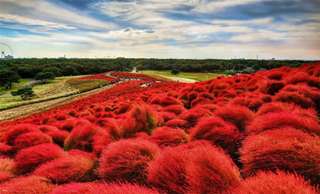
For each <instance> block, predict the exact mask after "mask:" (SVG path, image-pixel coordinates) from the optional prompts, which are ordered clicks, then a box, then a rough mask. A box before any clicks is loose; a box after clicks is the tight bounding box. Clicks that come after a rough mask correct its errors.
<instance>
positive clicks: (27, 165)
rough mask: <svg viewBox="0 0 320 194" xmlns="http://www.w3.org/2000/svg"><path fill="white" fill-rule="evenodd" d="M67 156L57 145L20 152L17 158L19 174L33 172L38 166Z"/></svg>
mask: <svg viewBox="0 0 320 194" xmlns="http://www.w3.org/2000/svg"><path fill="white" fill-rule="evenodd" d="M62 156H65V153H64V151H63V150H62V149H61V148H60V147H59V146H57V145H55V144H40V145H36V146H32V147H28V148H25V149H22V150H20V151H19V152H18V153H17V155H16V156H15V161H16V167H17V171H18V172H19V173H27V172H31V171H32V170H33V169H35V168H36V167H37V166H38V165H40V164H43V163H45V162H48V161H50V160H53V159H56V158H59V157H62Z"/></svg>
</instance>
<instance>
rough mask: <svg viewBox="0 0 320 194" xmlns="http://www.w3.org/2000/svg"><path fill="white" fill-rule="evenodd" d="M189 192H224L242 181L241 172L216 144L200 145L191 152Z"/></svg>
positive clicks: (188, 175)
mask: <svg viewBox="0 0 320 194" xmlns="http://www.w3.org/2000/svg"><path fill="white" fill-rule="evenodd" d="M189 155H190V156H191V157H190V158H189V160H190V162H188V164H187V168H186V174H187V180H188V184H189V187H188V193H190V194H193V193H206V194H216V193H222V192H223V191H225V190H227V189H228V188H229V187H232V186H235V185H238V184H239V183H240V172H239V169H238V168H237V166H236V165H235V164H234V163H233V161H232V160H231V158H230V157H229V156H227V155H226V154H225V153H224V152H223V150H221V149H219V148H217V147H215V146H199V147H196V148H194V149H192V150H191V151H190V153H189Z"/></svg>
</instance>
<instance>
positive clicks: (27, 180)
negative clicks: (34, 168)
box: [0, 176, 55, 194]
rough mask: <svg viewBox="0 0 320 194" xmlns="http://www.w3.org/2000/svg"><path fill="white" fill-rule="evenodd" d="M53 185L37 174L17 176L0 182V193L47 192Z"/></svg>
mask: <svg viewBox="0 0 320 194" xmlns="http://www.w3.org/2000/svg"><path fill="white" fill-rule="evenodd" d="M54 187H55V186H54V185H53V184H51V183H50V182H49V181H48V180H47V179H46V178H43V177H38V176H27V177H17V178H14V179H11V180H10V181H7V182H5V183H3V184H0V193H1V194H49V193H50V192H51V191H52V190H53V188H54Z"/></svg>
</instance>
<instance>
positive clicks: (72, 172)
mask: <svg viewBox="0 0 320 194" xmlns="http://www.w3.org/2000/svg"><path fill="white" fill-rule="evenodd" d="M93 167H94V161H93V160H92V159H90V158H89V157H84V156H81V155H73V156H67V157H62V158H58V159H55V160H52V161H49V162H47V163H45V164H42V165H41V166H39V167H38V168H37V169H36V170H35V171H34V172H33V174H34V175H37V176H41V177H45V178H47V179H49V180H51V181H52V182H54V183H58V184H61V183H69V182H77V181H84V180H88V179H89V178H90V175H91V173H92V169H93Z"/></svg>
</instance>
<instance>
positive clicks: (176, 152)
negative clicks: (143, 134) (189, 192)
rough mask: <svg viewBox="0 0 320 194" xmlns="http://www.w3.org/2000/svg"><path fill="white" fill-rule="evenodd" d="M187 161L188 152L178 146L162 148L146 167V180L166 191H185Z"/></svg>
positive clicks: (178, 193)
mask: <svg viewBox="0 0 320 194" xmlns="http://www.w3.org/2000/svg"><path fill="white" fill-rule="evenodd" d="M187 161H188V153H187V151H186V150H185V149H182V148H181V147H180V146H178V147H174V148H167V149H165V150H163V151H162V152H161V154H160V155H159V156H158V157H157V158H156V159H155V160H154V161H152V162H151V163H150V165H149V167H148V182H149V183H151V184H152V185H153V186H155V187H157V188H159V189H160V190H163V191H165V192H167V193H172V194H183V193H186V189H187V186H188V184H187V179H186V163H187Z"/></svg>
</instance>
